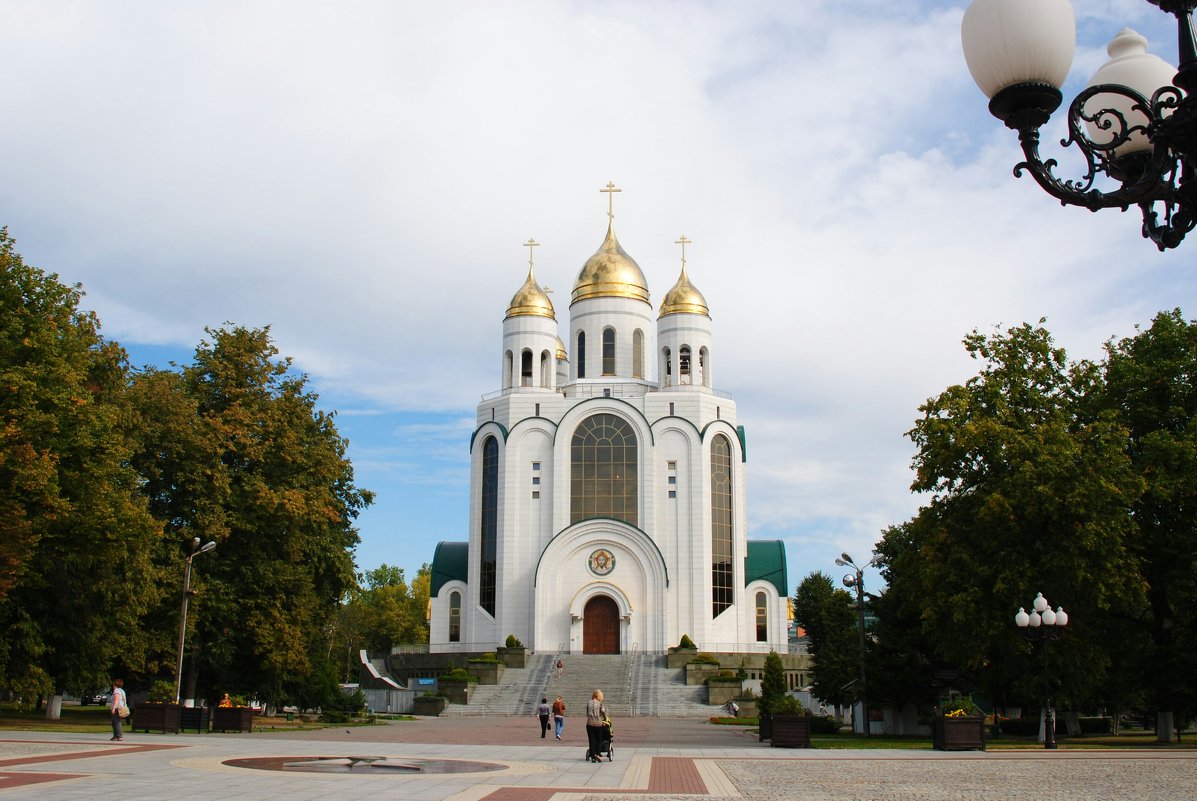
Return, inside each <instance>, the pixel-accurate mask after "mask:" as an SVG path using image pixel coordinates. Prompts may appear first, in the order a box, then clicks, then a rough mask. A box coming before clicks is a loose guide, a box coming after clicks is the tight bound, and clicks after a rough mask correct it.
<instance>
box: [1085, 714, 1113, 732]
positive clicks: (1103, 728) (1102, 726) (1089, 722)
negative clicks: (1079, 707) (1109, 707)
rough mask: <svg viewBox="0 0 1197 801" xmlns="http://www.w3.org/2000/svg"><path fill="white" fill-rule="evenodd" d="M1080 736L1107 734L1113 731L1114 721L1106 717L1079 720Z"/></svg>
mask: <svg viewBox="0 0 1197 801" xmlns="http://www.w3.org/2000/svg"><path fill="white" fill-rule="evenodd" d="M1080 724H1081V734H1109V733H1110V732H1112V731H1114V719H1113V718H1108V717H1104V718H1103V717H1099V718H1080Z"/></svg>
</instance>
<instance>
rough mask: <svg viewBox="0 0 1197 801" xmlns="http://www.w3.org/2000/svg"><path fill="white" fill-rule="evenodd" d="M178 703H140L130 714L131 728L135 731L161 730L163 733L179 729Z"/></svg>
mask: <svg viewBox="0 0 1197 801" xmlns="http://www.w3.org/2000/svg"><path fill="white" fill-rule="evenodd" d="M179 709H180V707H179V705H178V704H151V703H140V704H137V705H136V706H134V707H133V714H132V715H130V716H129V728H130V729H133V730H134V731H144V732H150V731H160V732H162V733H163V734H166V733H168V732H170V733H177V732H178V731H179Z"/></svg>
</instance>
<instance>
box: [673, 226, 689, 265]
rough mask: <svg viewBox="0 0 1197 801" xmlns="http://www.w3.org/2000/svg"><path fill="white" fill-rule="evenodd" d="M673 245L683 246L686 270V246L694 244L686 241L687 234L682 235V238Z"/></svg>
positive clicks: (683, 260)
mask: <svg viewBox="0 0 1197 801" xmlns="http://www.w3.org/2000/svg"><path fill="white" fill-rule="evenodd" d="M673 244H675V245H681V246H682V269H683V270H684V269H686V245H693V244H694V243H693V242H691V241H690V240H689V239H686V235H685V234H682V238H681V239H675V240H673Z"/></svg>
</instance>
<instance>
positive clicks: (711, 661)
mask: <svg viewBox="0 0 1197 801" xmlns="http://www.w3.org/2000/svg"><path fill="white" fill-rule="evenodd" d="M689 664H691V665H718V664H719V657H717V656H715V655H714V654H706V653H703V654H695V655H694V658H693V659H691V660H690V662H689Z"/></svg>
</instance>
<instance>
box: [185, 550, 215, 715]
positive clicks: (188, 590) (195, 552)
mask: <svg viewBox="0 0 1197 801" xmlns="http://www.w3.org/2000/svg"><path fill="white" fill-rule="evenodd" d="M215 547H216V543H215V542H206V543H204V544H203V545H202V546H201V545H200V538H199V537H196V538H195V539H193V540H192V541H191V553H189V554H187V563H186V565H185V566H184V568H183V600H182V603H181V604H180V606H179V649H178V652H177V654H176V657H175V703H176V704H177V703H180V696H181V694H182V690H183V641H184V640H185V639H186V638H187V601H188V600H190V598H191V560H192V559H194V558H195V557H196V556H198V555H199V554H201V553H207V552H208V551H210V550H212V549H213V548H215Z"/></svg>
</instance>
